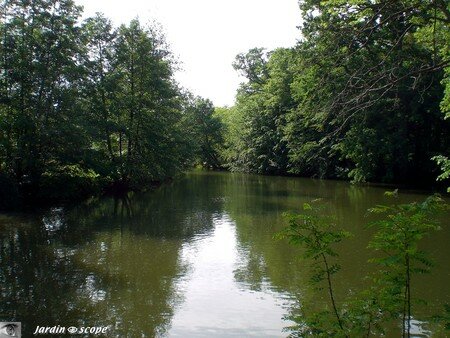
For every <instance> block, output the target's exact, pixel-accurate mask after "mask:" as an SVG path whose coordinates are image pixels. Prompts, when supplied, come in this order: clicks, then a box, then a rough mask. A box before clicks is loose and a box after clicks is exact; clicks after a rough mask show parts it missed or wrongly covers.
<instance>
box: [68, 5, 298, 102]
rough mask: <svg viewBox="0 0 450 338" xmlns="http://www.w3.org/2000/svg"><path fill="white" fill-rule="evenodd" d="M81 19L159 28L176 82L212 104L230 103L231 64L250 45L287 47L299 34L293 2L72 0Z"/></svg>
mask: <svg viewBox="0 0 450 338" xmlns="http://www.w3.org/2000/svg"><path fill="white" fill-rule="evenodd" d="M75 2H76V3H77V4H80V5H83V6H84V12H85V16H90V15H93V14H94V13H95V12H103V13H104V14H105V15H106V16H107V17H108V18H110V19H111V20H112V21H113V22H114V23H115V24H116V25H119V24H121V23H127V22H129V21H130V20H131V19H133V18H135V17H137V16H138V17H139V19H140V20H141V22H143V23H145V22H148V21H153V20H156V21H157V22H159V23H160V24H162V26H163V28H164V31H165V33H166V37H167V41H168V42H169V44H170V45H171V48H172V51H173V52H174V54H175V55H176V56H177V58H178V60H179V61H181V62H182V68H183V70H182V71H181V72H179V73H177V74H176V78H177V80H178V81H179V82H180V83H181V85H183V86H184V87H186V88H188V89H189V90H191V91H192V92H193V93H194V94H195V95H200V96H202V97H205V98H209V99H211V100H212V101H213V102H214V104H215V105H216V106H223V105H233V103H234V95H235V92H236V89H237V87H238V85H239V82H242V79H240V78H239V77H238V75H237V73H236V71H235V70H234V69H233V68H232V66H231V64H232V62H233V60H234V57H235V56H236V54H238V53H241V52H246V51H247V50H248V49H250V48H253V47H265V48H267V49H269V50H270V49H274V48H277V47H290V46H293V45H294V44H295V42H296V40H297V39H298V37H299V35H300V32H299V30H298V29H297V28H296V27H297V26H298V25H299V24H300V11H299V9H298V4H297V3H298V2H297V0H125V1H123V0H121V1H117V0H75Z"/></svg>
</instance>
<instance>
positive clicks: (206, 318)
mask: <svg viewBox="0 0 450 338" xmlns="http://www.w3.org/2000/svg"><path fill="white" fill-rule="evenodd" d="M383 192H384V189H383V188H368V187H355V186H352V185H349V184H347V183H344V182H331V181H328V182H324V181H317V180H308V179H296V178H277V177H262V176H252V175H241V174H228V173H193V174H191V175H188V176H187V177H186V178H185V179H183V180H181V181H177V182H175V183H174V184H173V185H167V186H163V187H162V188H161V189H158V190H157V191H155V192H151V193H148V194H142V195H141V194H130V195H129V196H127V197H126V198H122V199H113V198H106V199H99V200H92V201H89V202H88V203H86V204H84V205H80V206H78V207H76V208H72V209H70V210H69V209H64V208H53V209H50V210H48V211H45V212H42V213H38V214H35V215H28V216H14V217H4V216H0V217H1V218H0V321H1V320H2V319H3V320H8V321H11V320H17V321H22V330H23V332H25V336H26V335H27V332H34V328H35V327H36V326H37V325H40V326H53V325H65V326H69V325H90V326H93V325H97V326H100V325H104V326H111V331H110V332H109V334H108V336H109V337H143V336H145V337H153V336H158V337H159V336H180V337H186V336H196V337H197V336H208V337H209V336H219V337H220V336H226V337H228V336H233V335H234V336H240V337H242V336H245V337H248V336H258V337H280V336H282V335H283V333H282V328H283V327H285V326H287V325H289V323H288V322H286V321H283V319H282V318H283V316H284V315H285V314H287V312H288V307H289V305H290V304H291V299H292V298H297V299H299V300H305V299H308V298H311V297H314V294H313V293H311V292H310V290H309V289H308V288H307V287H306V285H307V283H306V281H307V279H308V269H307V268H306V267H305V265H304V263H303V262H301V261H300V260H298V256H299V250H298V248H294V247H292V246H290V245H287V244H286V243H285V242H283V241H274V239H273V234H274V233H275V232H276V231H278V230H280V229H281V228H282V227H283V224H284V221H283V218H282V214H283V212H285V211H289V210H298V208H299V206H301V205H302V204H303V203H304V202H307V201H310V200H311V199H314V198H318V197H320V198H324V199H325V200H327V201H328V202H330V205H331V207H330V210H329V212H332V213H334V214H336V215H337V216H338V219H339V222H340V225H342V226H343V227H345V228H346V229H348V230H350V231H352V232H353V233H354V234H355V237H354V239H353V240H351V241H350V242H346V243H345V244H344V245H343V246H342V247H341V248H340V250H339V251H340V255H341V259H342V266H343V270H342V271H341V272H340V273H339V279H337V280H336V285H337V287H338V290H337V296H338V297H343V296H344V295H346V294H347V293H348V292H349V285H352V286H354V287H355V288H358V287H361V286H362V285H363V284H364V282H363V281H362V279H361V278H360V276H363V275H364V274H366V273H367V272H368V271H369V270H370V266H369V265H368V264H367V259H368V258H369V256H370V252H369V251H368V250H367V249H366V246H367V241H368V240H369V238H370V232H368V231H367V230H366V229H365V228H364V227H363V226H362V225H363V224H365V223H367V222H368V221H369V220H370V218H369V217H368V216H367V213H366V210H367V208H369V207H371V206H373V205H375V204H379V203H388V202H389V201H387V200H386V198H385V197H384V196H383ZM423 198H424V196H423V195H416V194H401V196H400V199H401V201H402V202H409V201H412V200H422V199H423ZM445 222H447V223H445ZM449 233H450V227H449V226H448V219H447V220H445V219H444V226H443V230H442V231H441V233H440V234H438V235H436V236H433V237H430V238H429V239H427V241H426V243H425V249H428V250H429V251H431V252H432V254H433V255H434V256H435V257H436V261H437V268H435V269H434V272H433V274H432V275H430V276H423V277H420V278H418V279H417V281H416V282H415V284H414V286H415V290H414V292H416V294H417V295H418V296H420V297H421V298H424V299H426V300H427V301H428V302H429V306H428V307H425V306H422V305H420V307H419V306H418V307H417V308H415V320H417V323H418V324H417V326H420V327H422V329H421V331H420V332H418V334H421V335H428V334H429V332H434V333H436V332H437V331H436V330H438V329H436V328H430V326H429V324H428V323H427V322H426V321H425V322H424V320H425V319H426V318H427V317H429V316H430V315H432V314H434V313H438V312H439V311H441V309H442V307H443V304H445V303H450V295H449V294H448V285H449V284H450V275H449V273H448V269H446V267H447V266H448V260H449V259H450V253H449V252H448V250H446V246H447V243H448V238H449ZM315 301H320V299H315ZM419 320H420V322H419ZM419 324H420V325H419ZM28 335H30V334H28Z"/></svg>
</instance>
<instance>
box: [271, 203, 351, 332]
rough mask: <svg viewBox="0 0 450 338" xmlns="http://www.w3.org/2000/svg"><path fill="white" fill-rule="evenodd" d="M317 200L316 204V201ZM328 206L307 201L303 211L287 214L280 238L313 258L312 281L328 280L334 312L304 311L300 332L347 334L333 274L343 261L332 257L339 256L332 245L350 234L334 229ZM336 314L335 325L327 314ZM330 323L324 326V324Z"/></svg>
mask: <svg viewBox="0 0 450 338" xmlns="http://www.w3.org/2000/svg"><path fill="white" fill-rule="evenodd" d="M317 202H318V201H315V203H314V204H317ZM324 212H325V207H324V206H323V205H322V206H316V205H314V206H313V205H312V204H308V203H305V204H304V205H303V211H302V213H300V214H287V215H286V217H287V218H288V220H289V223H288V226H287V227H286V228H285V229H284V230H283V231H282V232H280V233H279V234H278V235H277V237H278V238H287V239H288V240H289V242H290V243H291V244H295V245H300V246H302V247H303V248H304V255H303V256H304V258H306V259H308V260H311V261H312V268H313V274H312V277H311V282H312V283H314V284H316V285H319V284H322V283H323V282H325V283H326V285H327V289H328V294H329V299H330V304H331V306H332V309H333V312H332V313H331V312H328V311H325V312H321V313H318V314H312V315H311V316H308V315H306V313H303V319H302V322H301V323H300V325H299V326H298V327H297V329H298V330H300V334H312V335H315V336H319V337H326V336H336V335H337V336H345V335H344V327H343V323H342V319H341V316H342V314H341V311H340V310H339V309H338V306H337V304H336V299H335V295H334V292H333V284H332V276H333V275H334V274H335V273H337V272H338V271H339V270H340V265H339V264H337V263H331V261H330V259H331V258H335V257H337V256H338V254H337V253H336V251H335V249H334V248H333V246H334V245H335V244H337V243H339V242H341V241H342V240H343V239H344V238H347V237H349V236H350V234H349V233H348V232H346V231H342V230H335V224H334V219H333V218H332V217H330V216H327V215H325V214H324ZM327 317H328V318H329V317H334V325H330V322H329V320H328V319H326V318H327ZM325 323H328V325H327V327H326V328H325V327H324V325H323V324H325Z"/></svg>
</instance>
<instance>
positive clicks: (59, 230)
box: [0, 179, 223, 337]
mask: <svg viewBox="0 0 450 338" xmlns="http://www.w3.org/2000/svg"><path fill="white" fill-rule="evenodd" d="M197 183H198V184H196V180H195V179H194V180H191V181H189V182H187V181H181V182H180V183H179V184H177V185H174V186H173V187H163V188H161V189H159V190H158V191H155V192H152V193H149V194H145V195H139V194H131V195H130V196H127V197H125V198H122V199H113V198H108V199H102V200H98V201H92V202H91V203H90V204H89V205H83V206H78V207H76V208H73V209H71V210H69V211H64V210H63V209H52V210H50V211H48V212H46V213H45V214H44V215H41V216H36V217H35V218H34V219H33V220H28V221H23V220H22V221H21V220H17V219H16V220H14V221H13V224H11V225H10V226H4V227H6V231H2V233H1V234H0V267H1V268H0V285H1V286H0V287H1V294H0V295H1V299H0V316H1V317H2V318H5V319H6V318H7V319H9V320H11V319H17V320H21V321H22V322H23V327H24V332H29V331H31V330H32V329H34V328H35V326H37V325H58V324H59V325H83V324H84V325H113V326H114V329H113V331H112V332H111V334H110V335H109V336H118V337H124V336H133V337H135V336H136V337H137V336H141V335H142V334H145V335H146V336H156V335H161V334H163V333H164V332H165V331H166V330H167V329H168V327H169V326H170V320H171V317H172V315H173V312H174V307H175V306H176V304H177V303H178V302H179V301H180V296H182V295H178V294H177V293H176V290H175V289H174V285H175V283H174V282H175V281H176V280H177V279H178V278H181V277H182V275H183V274H184V273H185V272H186V267H183V266H181V262H180V259H179V253H180V249H181V247H182V244H183V242H184V241H185V240H189V238H190V237H192V236H194V235H196V234H198V233H204V232H207V231H210V229H211V228H212V215H213V214H214V213H216V212H217V211H218V210H220V209H221V204H222V203H223V201H222V200H221V199H220V198H217V197H219V194H218V193H217V188H218V186H217V185H216V184H206V187H205V189H202V187H203V186H204V184H203V183H204V182H197ZM199 184H200V185H201V186H199Z"/></svg>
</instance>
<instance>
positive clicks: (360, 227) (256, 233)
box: [224, 175, 450, 315]
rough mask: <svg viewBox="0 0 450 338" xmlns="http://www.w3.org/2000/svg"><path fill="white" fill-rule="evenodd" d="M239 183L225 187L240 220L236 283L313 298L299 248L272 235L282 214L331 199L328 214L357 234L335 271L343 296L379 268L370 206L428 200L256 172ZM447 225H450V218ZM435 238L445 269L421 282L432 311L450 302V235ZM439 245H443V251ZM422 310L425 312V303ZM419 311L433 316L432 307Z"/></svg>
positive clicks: (227, 206) (228, 205)
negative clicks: (374, 261)
mask: <svg viewBox="0 0 450 338" xmlns="http://www.w3.org/2000/svg"><path fill="white" fill-rule="evenodd" d="M236 181H239V183H238V184H236V182H235V181H233V179H230V180H229V184H227V185H225V190H224V195H225V196H226V203H225V210H226V211H227V212H228V213H229V215H230V217H231V218H232V219H233V220H234V221H235V223H236V233H237V239H238V243H239V247H240V250H239V251H240V261H241V264H240V266H239V267H238V268H237V269H236V271H235V279H236V281H237V282H239V283H242V284H244V285H247V286H249V287H250V288H251V289H253V290H260V289H261V288H263V287H267V285H271V286H272V287H273V288H275V289H277V290H281V291H286V292H289V293H291V294H300V295H301V299H302V300H305V299H306V300H308V299H310V300H312V297H316V296H317V293H313V292H312V290H309V288H308V287H307V284H308V279H309V276H308V270H309V269H308V268H307V267H306V266H305V264H304V263H303V262H302V261H299V260H298V253H299V249H298V248H295V247H293V246H291V245H289V244H288V243H287V242H286V241H275V240H274V239H273V235H274V234H275V233H276V232H277V231H279V230H280V229H281V228H282V227H283V225H284V220H283V217H282V214H283V212H286V211H298V210H299V209H300V207H301V206H302V204H303V203H305V202H310V201H311V200H312V199H315V198H322V199H323V200H324V201H326V202H328V203H329V210H328V212H330V213H331V214H334V215H336V216H337V222H338V226H340V227H343V228H344V229H347V230H349V231H351V232H352V233H353V234H354V237H353V238H351V239H349V240H346V241H344V242H342V243H341V244H340V245H339V247H338V251H339V254H340V257H339V259H340V262H341V264H342V266H343V269H342V270H341V271H340V272H339V273H338V274H337V275H336V289H337V290H336V291H337V294H338V297H339V298H340V299H342V298H343V297H344V296H346V295H348V294H349V293H350V292H355V291H357V290H358V289H361V288H362V287H364V286H365V285H366V283H367V280H364V279H363V277H364V275H366V274H367V273H369V272H370V270H373V269H375V268H376V267H375V266H372V265H370V264H368V262H367V261H368V259H369V258H371V257H372V256H373V252H371V251H370V250H368V249H367V244H368V241H369V239H370V237H371V235H372V234H371V231H370V230H367V229H366V227H365V226H364V225H365V224H367V223H368V222H369V221H370V220H371V218H370V216H368V215H367V209H368V208H370V207H373V206H374V205H377V204H389V203H394V202H395V203H407V202H411V201H413V200H418V201H421V200H423V199H424V198H425V195H424V194H400V196H399V199H398V201H390V200H388V199H387V198H386V197H385V196H384V191H385V190H386V188H383V187H360V186H359V187H358V186H353V185H351V184H348V183H346V182H338V181H320V180H311V179H299V178H286V177H275V178H273V177H264V176H254V175H248V176H245V175H242V176H238V177H237V178H236ZM444 224H448V225H450V224H449V223H448V219H447V221H444ZM448 231H450V227H448V226H447V227H446V230H445V232H446V233H447V234H448ZM433 237H434V238H433V239H430V240H429V241H428V243H425V247H428V248H430V249H431V250H432V251H434V253H435V254H436V255H435V257H436V258H437V259H438V261H440V262H441V264H440V266H441V268H440V269H439V267H438V268H437V270H440V271H434V272H433V274H432V275H429V276H423V280H420V283H418V285H416V287H417V288H418V290H417V292H418V293H419V294H421V296H422V297H423V298H424V299H428V300H433V302H434V304H433V306H432V307H430V308H434V310H431V314H432V313H433V311H434V313H436V312H439V311H441V308H442V305H443V304H444V303H445V302H449V301H450V299H449V295H448V294H446V293H445V291H444V290H445V286H444V284H445V283H448V282H449V278H448V276H443V275H442V271H443V270H442V267H443V266H445V265H446V261H448V259H450V257H449V252H448V251H446V250H445V248H446V244H445V243H444V241H445V238H448V236H445V235H443V234H440V235H439V234H436V236H433ZM433 242H434V246H433V244H432V243H433ZM430 244H431V245H430ZM436 248H440V249H439V251H438V250H436ZM430 285H433V287H430ZM315 301H316V302H317V299H315ZM430 308H429V309H430ZM423 309H424V311H425V309H426V307H423ZM419 312H420V313H421V314H424V315H430V311H425V312H423V311H419Z"/></svg>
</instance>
